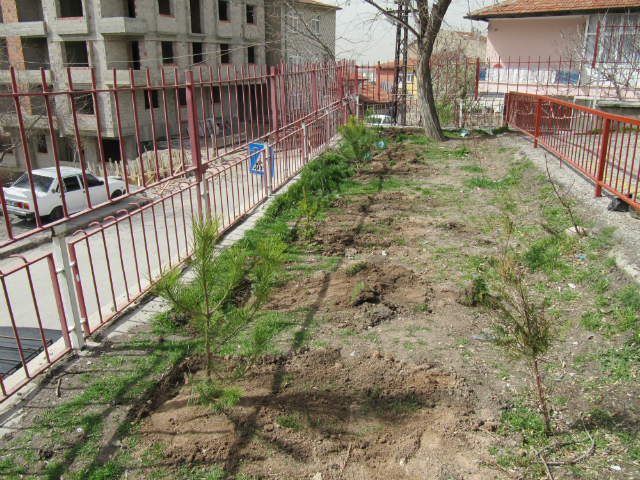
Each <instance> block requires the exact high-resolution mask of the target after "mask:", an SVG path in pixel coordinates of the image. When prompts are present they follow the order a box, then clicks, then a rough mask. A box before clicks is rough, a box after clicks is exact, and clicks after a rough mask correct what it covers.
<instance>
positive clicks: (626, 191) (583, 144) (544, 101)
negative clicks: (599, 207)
mask: <svg viewBox="0 0 640 480" xmlns="http://www.w3.org/2000/svg"><path fill="white" fill-rule="evenodd" d="M506 122H507V123H508V124H509V125H511V126H512V127H515V128H517V129H518V130H520V131H522V132H524V133H525V134H527V135H529V136H530V137H532V138H533V140H534V147H536V146H537V145H538V144H540V145H543V146H544V147H545V148H547V149H548V150H550V151H551V152H553V153H555V154H556V155H558V156H559V157H560V158H561V159H562V160H564V161H566V162H567V163H569V164H571V165H572V166H573V167H575V168H576V169H578V170H579V171H580V172H582V173H583V174H584V175H586V176H587V177H589V178H590V179H591V180H593V181H594V182H595V185H596V186H595V195H596V196H597V197H599V196H601V194H602V189H603V188H604V189H605V190H607V191H609V192H611V193H612V194H614V195H616V196H618V197H620V198H623V199H624V200H625V201H626V202H627V203H629V204H630V205H633V206H634V207H636V208H640V203H639V202H638V197H637V195H638V188H639V186H640V183H639V175H640V148H639V145H638V136H639V135H640V120H636V119H633V118H629V117H623V116H619V115H612V114H609V113H605V112H602V111H599V110H593V109H590V108H586V107H581V106H579V105H576V104H574V103H570V102H565V101H562V100H557V99H554V98H550V97H544V96H539V95H531V94H527V93H517V92H511V93H510V94H509V96H508V100H507V113H506Z"/></svg>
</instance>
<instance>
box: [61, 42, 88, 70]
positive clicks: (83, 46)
mask: <svg viewBox="0 0 640 480" xmlns="http://www.w3.org/2000/svg"><path fill="white" fill-rule="evenodd" d="M64 50H65V52H66V57H67V66H68V67H88V66H89V54H88V51H87V42H64Z"/></svg>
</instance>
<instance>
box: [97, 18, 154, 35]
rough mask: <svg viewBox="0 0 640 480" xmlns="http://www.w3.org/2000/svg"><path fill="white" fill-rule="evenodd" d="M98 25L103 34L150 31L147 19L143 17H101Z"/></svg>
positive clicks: (129, 33)
mask: <svg viewBox="0 0 640 480" xmlns="http://www.w3.org/2000/svg"><path fill="white" fill-rule="evenodd" d="M98 27H99V29H100V33H102V35H144V34H145V33H147V31H148V28H147V21H146V20H145V19H143V18H129V17H109V18H101V19H100V21H99V22H98Z"/></svg>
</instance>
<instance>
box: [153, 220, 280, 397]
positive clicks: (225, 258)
mask: <svg viewBox="0 0 640 480" xmlns="http://www.w3.org/2000/svg"><path fill="white" fill-rule="evenodd" d="M220 225H221V224H220V220H219V218H211V217H209V216H194V217H193V218H192V234H191V244H192V249H193V256H192V262H191V266H192V269H193V273H194V276H193V279H192V280H189V281H187V280H185V279H184V278H183V276H182V274H181V271H180V269H179V268H174V269H171V270H168V271H165V272H163V275H162V278H161V279H160V280H159V281H158V283H157V284H156V286H155V288H154V291H155V293H156V294H158V295H160V296H161V297H162V298H164V299H165V300H167V301H168V302H169V304H170V305H171V308H172V309H173V310H175V311H179V312H181V313H184V314H186V315H188V317H189V322H190V323H191V325H192V326H193V327H194V329H195V330H196V331H197V332H198V334H199V335H200V337H201V339H202V342H203V344H204V351H205V360H206V380H204V381H203V382H199V383H196V384H194V386H193V391H194V393H195V394H196V396H198V397H199V399H200V401H201V402H203V403H210V404H212V405H216V404H217V403H216V402H220V403H219V405H224V404H225V403H226V404H230V403H233V401H234V399H237V398H239V393H238V391H237V389H236V388H234V387H233V386H232V384H231V383H232V378H225V376H223V374H222V373H221V372H220V371H219V370H218V369H217V368H216V367H217V365H216V364H215V362H214V355H216V354H218V353H219V352H220V351H221V350H222V349H223V348H224V347H225V345H227V344H228V343H229V342H232V341H234V339H236V338H237V337H238V336H239V335H240V334H244V335H245V336H246V337H248V338H249V340H248V343H249V352H250V353H249V355H248V356H247V357H246V358H245V362H244V364H243V366H241V367H239V370H238V371H237V372H236V374H243V373H246V371H248V370H249V369H250V368H251V367H252V366H253V364H254V362H255V360H256V359H257V357H258V356H259V355H261V354H262V353H263V352H264V351H265V349H266V348H267V345H268V343H269V340H270V336H269V335H270V334H269V331H270V330H269V329H267V328H264V327H263V326H262V325H261V324H260V314H261V310H262V307H263V306H264V305H265V303H266V302H267V300H268V299H269V295H270V293H271V289H272V286H273V283H274V280H275V276H276V273H277V271H278V269H279V267H280V266H281V264H282V262H283V254H284V250H285V245H284V244H283V243H282V241H281V240H280V239H278V238H277V237H267V238H265V239H263V240H261V241H260V242H259V243H258V245H257V250H258V255H257V258H256V259H255V260H252V259H250V258H249V257H248V255H247V252H246V250H245V249H244V248H242V247H239V246H237V245H233V246H231V247H229V248H228V249H226V250H221V249H217V248H216V244H217V242H218V239H219V230H220ZM247 278H248V279H249V281H250V283H251V298H250V299H249V300H248V301H247V302H245V303H244V304H240V305H237V304H236V302H235V301H234V295H235V294H236V293H237V292H238V289H239V287H240V285H241V284H242V282H243V281H244V280H245V279H247ZM213 377H215V381H214V379H213Z"/></svg>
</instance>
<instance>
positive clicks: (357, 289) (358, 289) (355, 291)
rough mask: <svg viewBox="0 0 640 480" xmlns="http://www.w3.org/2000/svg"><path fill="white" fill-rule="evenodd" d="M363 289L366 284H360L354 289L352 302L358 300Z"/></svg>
mask: <svg viewBox="0 0 640 480" xmlns="http://www.w3.org/2000/svg"><path fill="white" fill-rule="evenodd" d="M363 289H364V282H360V283H359V284H357V285H356V286H355V287H353V291H352V292H351V300H353V299H354V298H356V297H357V296H358V294H359V293H360V292H361V291H362V290H363Z"/></svg>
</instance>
